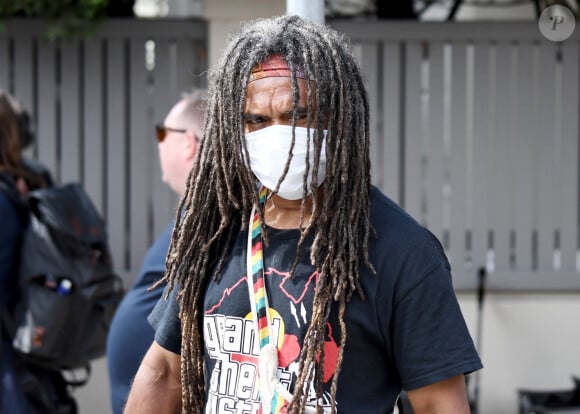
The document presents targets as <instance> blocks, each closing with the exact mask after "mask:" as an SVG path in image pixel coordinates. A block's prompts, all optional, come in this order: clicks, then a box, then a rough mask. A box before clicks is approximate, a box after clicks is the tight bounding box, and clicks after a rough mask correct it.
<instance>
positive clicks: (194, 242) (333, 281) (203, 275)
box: [162, 16, 374, 413]
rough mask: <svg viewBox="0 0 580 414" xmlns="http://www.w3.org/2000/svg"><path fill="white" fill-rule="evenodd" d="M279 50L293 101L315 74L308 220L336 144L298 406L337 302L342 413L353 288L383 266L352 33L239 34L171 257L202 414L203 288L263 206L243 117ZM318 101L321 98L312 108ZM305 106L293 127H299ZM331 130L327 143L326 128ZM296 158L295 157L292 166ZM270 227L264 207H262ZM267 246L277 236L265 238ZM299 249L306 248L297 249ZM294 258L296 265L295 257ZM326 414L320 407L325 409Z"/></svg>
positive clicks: (186, 355)
mask: <svg viewBox="0 0 580 414" xmlns="http://www.w3.org/2000/svg"><path fill="white" fill-rule="evenodd" d="M274 54H279V55H281V56H282V57H283V58H284V59H285V60H286V61H287V63H288V66H289V68H290V71H291V73H292V76H291V81H292V87H293V93H294V108H296V106H297V103H298V99H299V89H298V82H297V79H296V69H297V68H300V70H301V71H302V72H304V74H305V75H306V78H307V79H310V82H307V84H308V86H307V97H308V113H307V118H308V121H309V124H310V125H311V127H310V129H311V130H312V131H313V137H314V139H313V142H314V149H313V150H314V159H315V161H314V163H313V166H312V168H307V171H306V172H305V176H304V183H305V184H304V194H303V201H302V217H304V210H305V205H306V204H305V200H306V198H307V191H306V190H307V185H306V179H307V175H310V176H311V177H312V182H313V184H314V185H316V184H317V183H316V177H317V171H318V157H319V154H320V150H321V146H322V145H323V144H325V145H326V152H327V173H326V179H325V180H324V182H323V183H322V184H321V188H322V193H323V197H321V199H320V200H319V201H317V200H316V197H313V198H314V200H313V203H314V205H313V206H312V216H311V220H310V221H309V223H308V224H307V225H306V226H305V227H304V228H303V229H302V237H301V238H300V241H299V243H298V249H300V247H301V245H302V242H303V241H304V239H305V236H306V234H307V233H309V232H310V231H313V232H314V241H313V244H312V247H311V251H310V261H311V263H312V265H313V266H314V267H315V269H316V270H317V272H318V275H319V280H318V284H317V289H316V292H315V296H314V303H313V314H312V320H311V322H310V326H309V328H308V330H307V332H306V336H305V339H304V343H305V344H307V345H305V346H303V347H302V352H301V355H300V361H299V367H300V369H299V372H300V374H299V376H298V379H297V381H296V384H295V387H294V402H293V403H292V405H291V406H290V408H289V411H290V412H294V413H302V412H303V411H304V409H305V405H306V398H305V389H306V388H308V387H306V386H305V385H307V384H310V383H311V382H313V383H314V385H315V389H316V390H317V391H316V392H317V395H318V397H320V396H321V395H322V373H323V366H324V338H325V335H324V333H325V327H326V322H327V319H328V314H329V309H330V307H331V306H332V304H333V303H337V304H338V317H339V323H340V327H341V331H342V334H341V343H340V350H339V359H338V365H337V370H336V374H335V375H334V378H333V382H332V385H331V396H332V401H333V411H334V410H335V409H336V407H335V403H334V401H335V399H336V389H337V380H338V373H339V370H340V366H341V363H342V355H343V350H344V346H345V343H346V325H345V322H344V311H345V306H346V303H347V302H348V301H349V299H350V297H351V296H352V294H353V293H354V292H358V293H359V294H360V295H361V296H362V295H363V292H362V289H361V287H360V284H359V266H360V265H361V264H362V263H361V262H363V263H364V264H365V265H366V266H368V268H369V269H371V271H373V272H374V269H373V267H372V265H371V263H370V262H369V258H368V243H369V238H370V236H371V232H372V228H371V224H370V162H369V119H368V114H369V110H368V102H367V96H366V91H365V89H364V86H363V82H362V79H361V76H360V72H359V69H358V66H357V64H356V62H355V60H354V58H353V55H352V52H351V50H350V47H349V46H348V42H347V41H346V39H345V38H344V37H343V36H341V35H339V34H338V33H336V32H335V31H334V30H332V29H330V28H327V27H325V26H322V25H318V24H315V23H310V22H308V21H305V20H303V19H301V18H299V17H296V16H283V17H277V18H272V19H262V20H256V21H254V22H251V23H249V24H247V25H246V26H245V27H244V28H243V29H242V31H241V33H240V34H239V35H238V36H237V37H235V38H233V39H232V40H231V41H230V44H229V47H228V48H227V49H226V50H225V52H224V54H223V57H222V60H221V62H220V64H219V65H218V66H217V69H215V70H214V71H212V72H210V74H209V89H208V111H207V114H206V115H207V116H206V119H205V126H204V137H205V139H204V141H203V143H202V145H201V149H200V154H199V158H198V162H197V163H196V164H195V166H194V168H193V170H192V172H191V174H190V177H189V179H188V183H187V189H186V192H185V194H184V196H183V198H182V200H181V202H180V206H179V211H183V212H184V213H183V215H178V216H177V218H176V220H177V222H176V226H175V230H174V232H173V235H172V240H171V244H170V248H169V253H168V257H167V265H166V266H167V269H166V270H167V271H166V276H165V278H164V280H163V281H162V282H168V284H169V289H172V288H173V287H174V286H176V285H179V286H180V287H181V290H180V292H179V296H178V297H179V300H180V304H181V310H180V318H181V324H182V337H183V341H182V350H181V352H182V356H181V359H182V368H181V379H182V384H183V392H182V407H183V412H184V413H199V412H202V411H203V406H204V370H203V343H202V335H203V332H202V329H201V318H202V317H203V309H202V306H203V290H204V286H205V283H206V282H207V281H208V280H209V278H211V277H215V278H218V277H219V272H220V270H221V266H222V264H223V262H224V260H225V258H226V255H227V254H228V249H227V246H228V245H229V244H230V243H231V242H232V241H233V240H234V238H235V237H236V235H237V233H238V232H239V231H244V230H246V229H247V228H248V216H249V213H250V211H251V208H252V206H253V205H256V206H258V205H259V199H258V190H257V188H256V179H255V177H254V175H253V174H252V172H251V170H250V168H249V167H248V166H247V161H245V160H248V159H249V158H248V151H247V149H246V144H245V140H244V124H243V113H244V108H245V100H246V89H247V85H248V77H249V75H250V73H251V71H252V68H254V67H255V66H256V65H257V64H258V63H260V62H262V61H263V60H264V59H266V58H267V57H269V56H272V55H274ZM314 100H315V101H316V105H314V104H313V102H314ZM296 116H297V114H296V109H295V110H294V114H293V124H294V125H295V123H296ZM323 129H327V130H328V131H329V132H328V138H327V140H323V139H322V138H321V137H322V130H323ZM288 165H289V161H288V163H287V165H286V170H288ZM258 211H259V214H260V223H261V225H262V229H264V228H265V226H264V218H263V212H264V211H263V206H259V207H258ZM265 237H266V243H267V235H265ZM297 253H298V252H297ZM295 263H296V262H295ZM318 410H319V411H321V408H320V407H319V408H318Z"/></svg>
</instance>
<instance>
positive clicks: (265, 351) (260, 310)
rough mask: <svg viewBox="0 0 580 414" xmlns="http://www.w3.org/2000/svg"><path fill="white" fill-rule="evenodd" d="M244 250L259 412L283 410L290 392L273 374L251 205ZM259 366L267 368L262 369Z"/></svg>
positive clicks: (259, 246)
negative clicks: (256, 351)
mask: <svg viewBox="0 0 580 414" xmlns="http://www.w3.org/2000/svg"><path fill="white" fill-rule="evenodd" d="M267 194H268V190H267V189H266V188H265V187H263V186H262V187H261V188H260V205H264V203H265V201H266V195H267ZM247 252H248V253H247V259H246V260H247V263H246V265H247V275H248V291H249V296H250V303H251V306H252V318H253V320H254V326H255V327H256V331H257V334H258V339H259V343H260V357H259V365H260V367H259V372H260V397H261V398H262V401H263V402H262V407H263V408H264V407H265V410H264V411H263V412H264V414H278V413H285V412H286V409H287V407H288V405H289V404H290V402H291V401H292V395H291V394H289V393H288V391H286V389H284V388H283V386H282V384H281V383H280V382H279V381H278V379H277V374H276V372H277V368H278V354H277V348H276V343H275V342H273V341H272V342H271V340H270V338H273V336H272V332H271V331H270V326H271V325H270V308H269V306H268V294H267V292H266V283H265V281H264V248H263V244H262V231H261V227H260V215H259V213H258V211H257V210H256V206H253V207H252V212H251V215H250V229H249V231H248V246H247ZM263 366H267V367H268V368H267V369H265V370H264V369H263ZM264 400H265V402H266V403H265V404H264Z"/></svg>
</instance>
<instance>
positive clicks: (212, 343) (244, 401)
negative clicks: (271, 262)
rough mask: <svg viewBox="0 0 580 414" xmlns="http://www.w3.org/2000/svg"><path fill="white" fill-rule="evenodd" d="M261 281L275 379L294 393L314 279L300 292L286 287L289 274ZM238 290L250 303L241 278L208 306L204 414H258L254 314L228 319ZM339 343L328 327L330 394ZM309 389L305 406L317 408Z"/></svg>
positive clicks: (326, 401)
mask: <svg viewBox="0 0 580 414" xmlns="http://www.w3.org/2000/svg"><path fill="white" fill-rule="evenodd" d="M264 275H265V277H266V278H267V279H268V285H269V286H270V291H269V292H268V297H269V300H270V328H271V329H270V332H271V333H272V337H271V340H272V341H273V342H274V344H275V345H276V346H277V348H278V379H279V380H280V382H281V383H282V384H283V386H284V387H286V389H287V390H289V391H290V392H291V393H292V391H293V386H294V382H295V381H296V379H297V377H298V360H299V357H300V352H301V347H302V343H303V338H302V335H303V334H304V333H305V332H306V329H307V327H308V323H309V321H310V318H311V313H312V300H313V297H314V289H315V287H316V283H317V277H318V274H317V273H316V272H314V273H312V274H311V275H310V277H308V278H307V279H306V281H305V283H303V284H300V285H299V286H300V288H299V289H297V286H295V285H294V284H293V283H289V278H290V275H289V274H288V273H284V272H279V271H277V270H275V269H273V268H269V269H267V270H266V271H265V272H264ZM237 289H242V290H243V292H244V293H245V296H246V297H248V294H247V293H246V292H247V291H248V286H247V277H246V276H245V275H243V276H242V277H241V278H240V279H239V280H237V281H236V282H235V283H233V284H232V285H231V286H230V287H229V288H226V289H223V290H222V292H223V293H222V295H221V298H219V300H218V301H217V302H216V303H214V304H210V306H209V307H207V306H206V312H205V316H204V326H203V329H204V342H205V347H206V352H207V357H208V358H210V359H212V360H214V361H215V365H214V366H213V370H212V372H211V380H210V384H209V390H208V399H207V404H206V414H214V413H215V414H217V413H220V414H223V413H244V414H246V413H248V414H250V413H257V414H259V413H261V412H262V410H261V406H260V392H259V378H258V377H259V376H258V355H259V352H260V345H259V341H258V337H257V334H256V329H255V326H254V322H253V320H252V314H251V312H248V313H247V314H246V315H243V316H242V315H240V316H238V315H231V314H230V315H228V312H227V309H228V308H229V306H228V300H229V299H230V295H232V294H233V292H234V291H236V290H237ZM273 298H275V299H274V300H273ZM206 305H207V304H206ZM248 309H249V299H248ZM224 314H225V315H224ZM298 335H299V336H298ZM338 343H339V338H335V337H333V332H332V328H331V326H330V324H328V325H327V333H326V340H325V363H324V375H323V379H324V383H325V385H326V386H327V388H328V389H329V388H330V387H329V385H330V381H331V380H332V376H333V374H334V372H335V369H336V363H337V359H338ZM309 388H310V389H309V393H308V398H309V401H308V403H307V405H309V406H315V401H316V393H315V391H314V389H313V387H312V386H310V387H309ZM328 389H327V390H326V391H325V392H324V394H323V398H322V401H318V405H321V406H322V407H323V408H324V411H327V410H329V408H330V394H329V392H328ZM337 404H338V403H337Z"/></svg>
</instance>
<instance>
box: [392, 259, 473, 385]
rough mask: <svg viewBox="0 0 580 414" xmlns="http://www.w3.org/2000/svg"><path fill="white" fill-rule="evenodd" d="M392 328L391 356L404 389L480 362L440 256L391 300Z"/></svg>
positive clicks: (431, 382) (433, 381) (463, 370)
mask: <svg viewBox="0 0 580 414" xmlns="http://www.w3.org/2000/svg"><path fill="white" fill-rule="evenodd" d="M392 328H393V343H394V353H395V360H396V361H397V366H398V370H399V373H400V376H401V380H402V383H403V388H405V389H408V390H410V389H415V388H420V387H424V386H427V385H430V384H434V383H436V382H439V381H442V380H444V379H447V378H450V377H453V376H456V375H461V374H467V373H469V372H472V371H475V370H477V369H480V368H481V367H482V365H481V361H480V359H479V356H478V354H477V352H476V350H475V346H474V344H473V340H472V338H471V335H470V334H469V331H468V329H467V326H466V323H465V320H464V318H463V314H462V312H461V309H460V307H459V303H458V301H457V297H456V295H455V292H454V290H453V286H452V283H451V275H450V272H449V267H448V266H447V261H446V260H444V259H443V260H441V262H440V263H439V264H436V265H435V266H434V267H432V268H431V269H430V270H428V271H427V272H426V273H425V275H424V277H423V278H421V279H419V282H418V283H417V284H416V285H414V286H413V287H412V288H411V289H410V290H409V291H408V292H407V293H406V295H404V296H403V297H401V298H399V300H398V301H397V302H396V303H395V304H394V312H393V325H392Z"/></svg>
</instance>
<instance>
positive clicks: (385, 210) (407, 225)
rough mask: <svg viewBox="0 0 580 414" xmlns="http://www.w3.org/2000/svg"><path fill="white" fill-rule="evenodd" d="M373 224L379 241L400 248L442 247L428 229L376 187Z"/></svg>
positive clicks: (374, 190)
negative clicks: (417, 246) (428, 245)
mask: <svg viewBox="0 0 580 414" xmlns="http://www.w3.org/2000/svg"><path fill="white" fill-rule="evenodd" d="M371 224H372V225H373V228H374V230H375V232H376V235H377V239H378V240H380V241H386V242H391V243H394V244H395V245H396V246H399V247H400V248H408V247H412V246H415V245H416V244H417V243H420V244H423V243H427V244H434V246H433V247H436V248H437V249H439V247H440V244H439V241H438V240H437V238H436V237H435V236H434V235H433V234H432V233H431V232H430V231H429V230H428V229H427V228H425V227H424V226H422V225H421V224H420V223H418V222H417V220H415V218H413V217H412V216H411V215H410V214H409V213H408V212H407V211H405V210H404V209H403V208H401V207H400V206H399V205H398V204H397V203H395V202H394V201H393V200H392V199H390V198H389V197H388V196H386V195H385V194H383V193H382V192H381V191H380V190H379V189H378V188H376V187H372V189H371Z"/></svg>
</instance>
